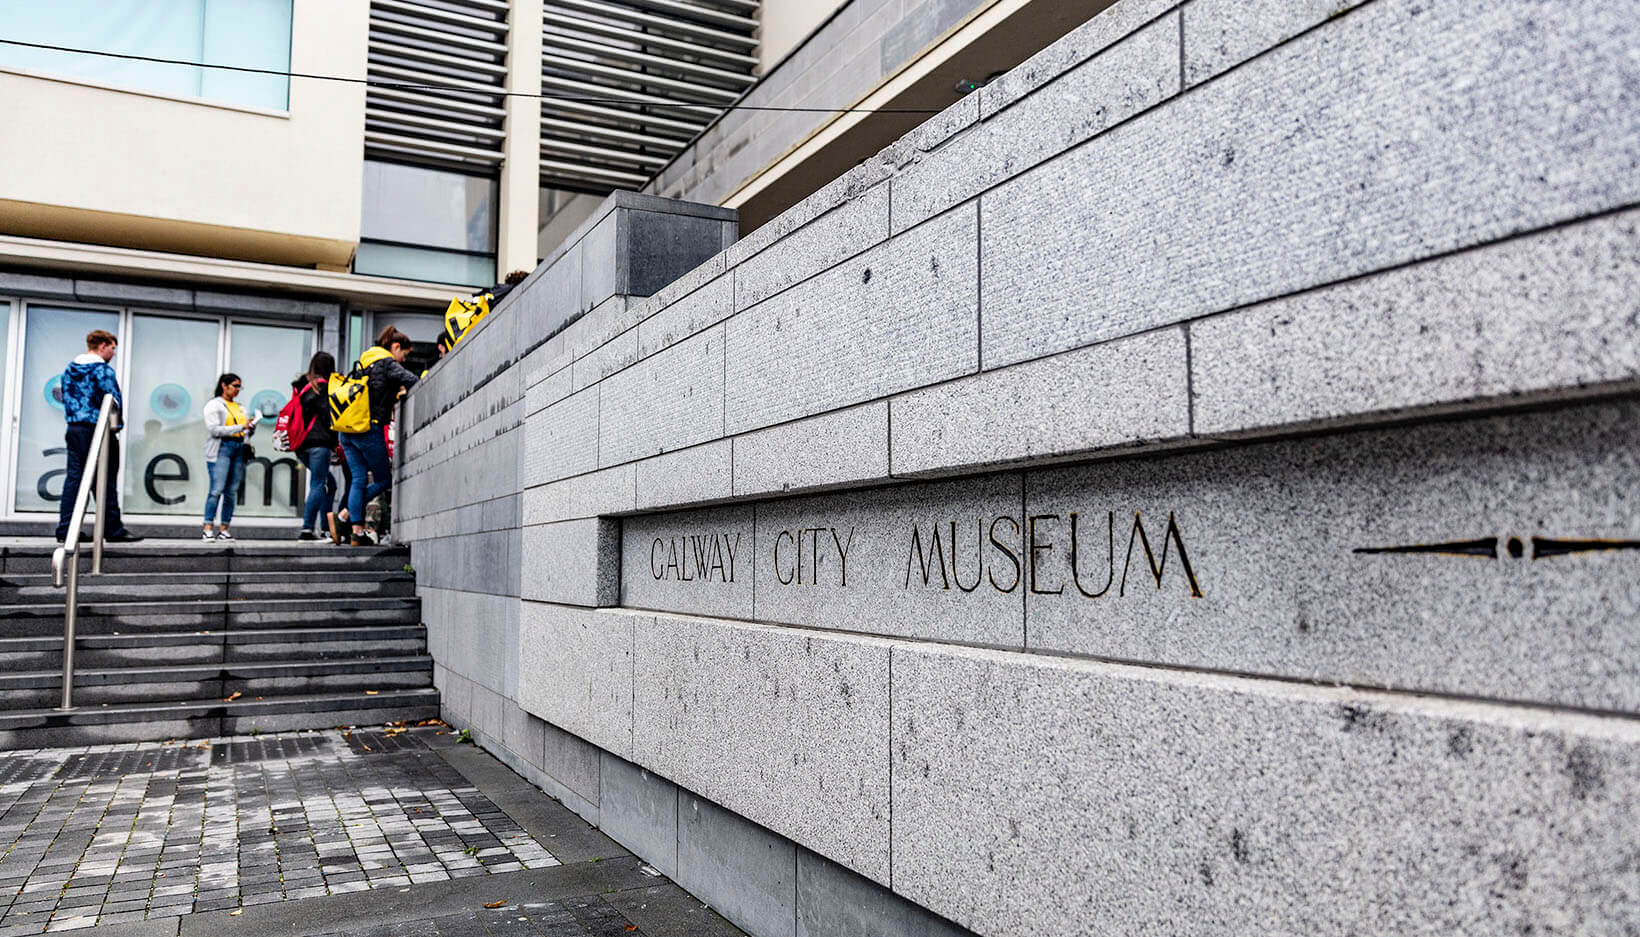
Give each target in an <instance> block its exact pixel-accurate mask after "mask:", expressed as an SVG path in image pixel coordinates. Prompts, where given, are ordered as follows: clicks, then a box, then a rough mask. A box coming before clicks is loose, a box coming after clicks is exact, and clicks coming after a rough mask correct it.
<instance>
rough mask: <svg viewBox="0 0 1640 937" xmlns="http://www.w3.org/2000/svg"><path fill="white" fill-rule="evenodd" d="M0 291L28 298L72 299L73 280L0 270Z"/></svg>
mask: <svg viewBox="0 0 1640 937" xmlns="http://www.w3.org/2000/svg"><path fill="white" fill-rule="evenodd" d="M0 293H15V294H18V295H21V296H25V297H28V298H39V299H66V300H73V299H74V281H73V280H70V279H68V278H67V277H49V276H42V275H40V274H35V273H13V272H10V271H4V270H0Z"/></svg>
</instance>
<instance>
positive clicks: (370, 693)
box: [364, 690, 381, 696]
mask: <svg viewBox="0 0 1640 937" xmlns="http://www.w3.org/2000/svg"><path fill="white" fill-rule="evenodd" d="M379 693H381V691H380V690H365V691H364V695H366V696H375V695H377V694H379Z"/></svg>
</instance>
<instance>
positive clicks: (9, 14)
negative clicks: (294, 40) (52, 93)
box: [0, 0, 291, 110]
mask: <svg viewBox="0 0 1640 937" xmlns="http://www.w3.org/2000/svg"><path fill="white" fill-rule="evenodd" d="M290 30H291V0H51V2H38V3H37V2H21V0H19V2H5V3H0V35H3V36H5V37H6V38H8V39H17V40H21V41H24V42H34V43H42V44H45V45H53V46H65V47H68V48H73V49H89V50H94V51H97V52H112V53H119V54H122V55H137V56H144V57H147V58H157V59H170V60H175V61H179V62H191V63H196V64H190V65H174V64H170V63H168V62H148V61H138V60H135V59H121V58H114V57H112V56H107V55H89V54H86V53H81V52H61V51H56V50H52V49H33V48H29V47H27V46H16V45H0V67H12V68H26V69H29V70H31V71H38V72H45V73H49V74H53V75H61V76H63V77H66V78H78V79H83V80H85V81H93V82H96V83H98V84H106V85H115V86H119V87H125V88H131V89H134V90H139V91H154V92H158V93H161V94H171V95H176V96H179V97H190V98H202V99H205V100H209V101H221V102H223V103H227V104H237V105H241V106H245V107H261V108H268V109H270V110H285V109H287V108H288V107H289V106H290V79H289V78H288V77H286V76H285V75H282V74H280V75H264V74H257V73H252V72H237V71H229V70H226V69H218V68H201V67H199V64H197V63H204V64H211V65H233V66H238V67H241V68H259V69H268V70H271V71H276V72H285V71H288V70H289V69H290Z"/></svg>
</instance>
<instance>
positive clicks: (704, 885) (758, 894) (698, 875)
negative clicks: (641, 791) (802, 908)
mask: <svg viewBox="0 0 1640 937" xmlns="http://www.w3.org/2000/svg"><path fill="white" fill-rule="evenodd" d="M796 852H797V847H796V846H795V845H794V844H793V843H792V841H791V840H789V839H786V838H785V837H783V836H778V835H776V834H774V833H771V832H769V831H768V830H765V829H763V828H762V827H759V826H758V825H757V824H755V823H752V822H751V821H749V820H747V819H745V818H744V817H740V816H737V815H736V814H734V813H732V812H730V811H728V810H725V809H723V808H722V807H719V806H718V805H716V804H714V803H712V802H711V801H709V800H706V799H704V798H702V797H697V796H695V795H694V794H691V793H689V792H687V791H679V792H678V871H677V881H678V884H679V885H680V886H682V887H683V888H684V889H685V890H687V891H688V892H689V893H690V894H692V895H694V896H695V897H697V898H700V899H701V900H702V901H704V902H705V903H706V904H709V905H711V906H712V908H713V910H715V911H717V912H718V913H719V914H721V915H723V916H724V917H725V918H728V919H729V921H731V922H732V923H734V924H735V925H736V926H738V927H740V928H741V929H742V930H744V931H746V932H747V933H749V934H757V935H758V937H795V935H796V932H797V931H796V924H797V882H796V878H797V855H796Z"/></svg>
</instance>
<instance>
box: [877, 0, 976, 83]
mask: <svg viewBox="0 0 1640 937" xmlns="http://www.w3.org/2000/svg"><path fill="white" fill-rule="evenodd" d="M977 6H980V4H979V3H976V2H975V0H921V2H916V0H913V2H911V3H907V4H904V5H903V8H902V10H901V11H900V15H899V16H898V17H896V19H895V22H894V25H893V26H892V27H890V28H889V29H888V30H887V31H886V32H884V33H883V40H882V53H881V55H882V71H881V72H880V74H884V75H891V74H893V73H894V72H895V71H897V70H898V69H899V68H900V66H901V65H903V64H905V63H906V62H909V61H910V60H911V59H912V58H913V57H914V56H915V55H917V54H918V53H920V52H921V51H922V50H923V49H924V48H926V47H927V46H928V45H930V44H931V43H933V41H934V40H935V39H937V38H939V36H940V34H941V33H943V32H945V31H946V30H948V29H950V28H951V27H953V26H955V25H957V23H958V22H960V21H961V20H962V18H963V17H964V16H966V15H967V14H968V13H969V11H971V10H973V9H974V8H975V7H977Z"/></svg>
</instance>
